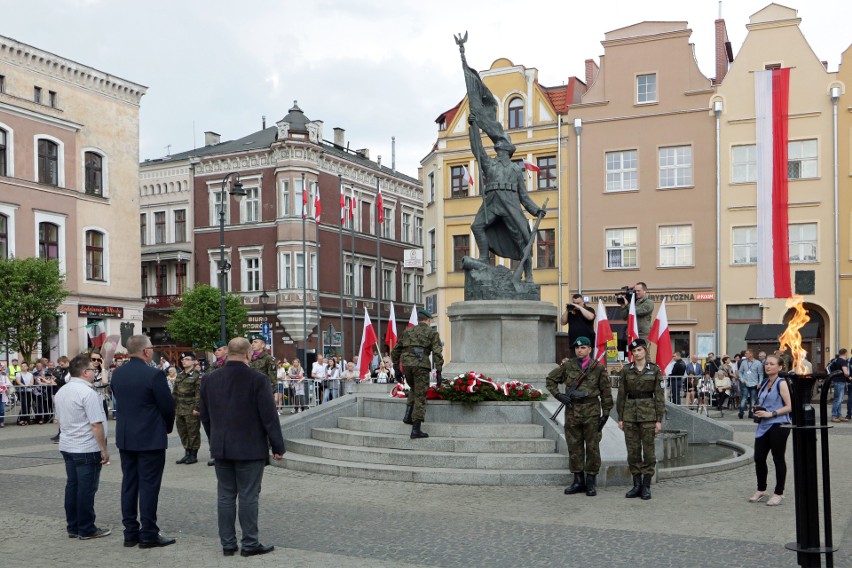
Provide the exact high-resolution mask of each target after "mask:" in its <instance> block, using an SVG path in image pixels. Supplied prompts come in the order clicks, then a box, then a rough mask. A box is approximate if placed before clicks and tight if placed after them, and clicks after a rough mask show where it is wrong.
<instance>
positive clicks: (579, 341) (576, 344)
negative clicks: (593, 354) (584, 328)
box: [574, 337, 592, 347]
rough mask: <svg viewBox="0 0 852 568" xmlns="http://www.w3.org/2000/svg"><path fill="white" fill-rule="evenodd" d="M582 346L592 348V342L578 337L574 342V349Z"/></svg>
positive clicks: (586, 338)
mask: <svg viewBox="0 0 852 568" xmlns="http://www.w3.org/2000/svg"><path fill="white" fill-rule="evenodd" d="M582 346H586V347H591V346H592V342H591V341H589V338H588V337H578V338H577V339H575V340H574V347H582Z"/></svg>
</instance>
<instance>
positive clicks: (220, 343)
mask: <svg viewBox="0 0 852 568" xmlns="http://www.w3.org/2000/svg"><path fill="white" fill-rule="evenodd" d="M227 346H228V342H227V341H217V342H216V343H214V344H213V350H214V351H215V350H216V349H219V348H220V347H227Z"/></svg>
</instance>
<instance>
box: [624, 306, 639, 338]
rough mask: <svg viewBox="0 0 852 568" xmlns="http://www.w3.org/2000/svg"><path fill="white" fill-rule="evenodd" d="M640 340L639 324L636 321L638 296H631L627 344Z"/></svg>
mask: <svg viewBox="0 0 852 568" xmlns="http://www.w3.org/2000/svg"><path fill="white" fill-rule="evenodd" d="M634 339H639V322H638V321H637V320H636V294H633V295H631V296H630V309H629V310H628V311H627V344H628V345H630V343H632V342H633V340H634Z"/></svg>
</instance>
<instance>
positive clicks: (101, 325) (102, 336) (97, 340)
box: [86, 320, 106, 349]
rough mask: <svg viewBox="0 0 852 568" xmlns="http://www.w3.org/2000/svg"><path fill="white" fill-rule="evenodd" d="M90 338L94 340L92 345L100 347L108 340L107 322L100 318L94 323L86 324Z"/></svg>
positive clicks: (96, 347)
mask: <svg viewBox="0 0 852 568" xmlns="http://www.w3.org/2000/svg"><path fill="white" fill-rule="evenodd" d="M86 327H87V328H88V329H87V333H88V335H89V339H91V340H92V347H94V348H95V349H99V348H100V347H101V345H103V344H104V341H106V322H105V321H104V320H98V321H96V322H95V323H93V324H90V325H87V326H86Z"/></svg>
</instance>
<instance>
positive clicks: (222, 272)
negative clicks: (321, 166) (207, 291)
mask: <svg viewBox="0 0 852 568" xmlns="http://www.w3.org/2000/svg"><path fill="white" fill-rule="evenodd" d="M231 176H234V184H233V186H232V188H231V191H229V192H228V193H229V194H230V195H231V196H233V197H236V198H237V199H240V198H243V197H245V196H246V190H245V189H243V184H241V183H240V174H237V173H234V172H231V173H229V174H228V175H226V176H225V179H223V180H222V190H221V192H220V193H221V198H220V201H219V340H220V341H222V342H227V341H228V337H227V336H228V331H227V328H226V324H225V318H226V316H225V294H226V291H225V288H226V282H227V280H226V278H227V276H228V271H229V270H231V263H229V262H228V261H226V260H225V205H226V204H227V203H228V202H227V198H226V196H225V188H226V187H227V185H228V180H229V179H230V177H231Z"/></svg>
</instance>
